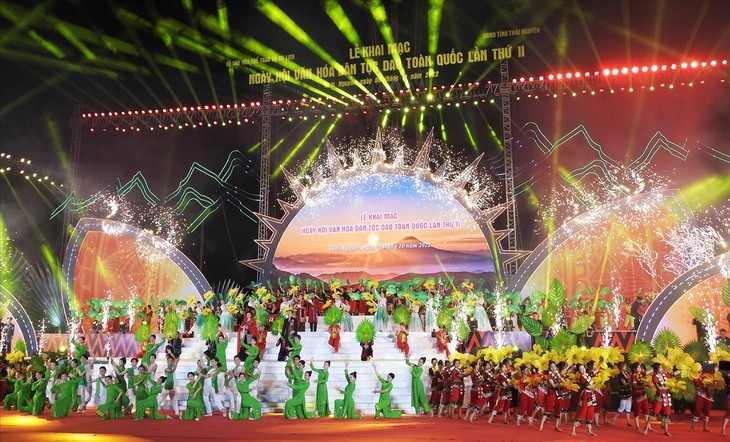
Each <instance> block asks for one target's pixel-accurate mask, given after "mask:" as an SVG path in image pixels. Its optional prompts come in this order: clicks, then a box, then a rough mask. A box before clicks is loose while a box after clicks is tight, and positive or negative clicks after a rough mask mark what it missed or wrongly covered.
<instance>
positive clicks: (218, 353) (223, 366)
mask: <svg viewBox="0 0 730 442" xmlns="http://www.w3.org/2000/svg"><path fill="white" fill-rule="evenodd" d="M227 348H228V336H225V335H223V334H220V335H218V339H217V340H216V342H215V357H216V359H218V363H219V365H220V371H221V373H225V372H226V371H228V363H227V362H226V349H227Z"/></svg>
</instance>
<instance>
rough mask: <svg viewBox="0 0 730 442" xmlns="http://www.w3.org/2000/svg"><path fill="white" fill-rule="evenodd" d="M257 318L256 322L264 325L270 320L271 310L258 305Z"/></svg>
mask: <svg viewBox="0 0 730 442" xmlns="http://www.w3.org/2000/svg"><path fill="white" fill-rule="evenodd" d="M255 319H256V324H258V326H259V327H261V326H264V325H266V324H267V323H268V322H269V312H267V311H266V310H264V309H262V308H260V307H258V308H256V317H255Z"/></svg>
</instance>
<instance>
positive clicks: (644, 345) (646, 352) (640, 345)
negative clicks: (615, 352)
mask: <svg viewBox="0 0 730 442" xmlns="http://www.w3.org/2000/svg"><path fill="white" fill-rule="evenodd" d="M653 357H654V349H653V348H652V347H651V345H649V343H648V342H644V341H635V342H634V343H633V344H631V348H630V349H629V355H628V360H629V361H630V362H642V363H643V362H644V361H649V360H651V359H652V358H653Z"/></svg>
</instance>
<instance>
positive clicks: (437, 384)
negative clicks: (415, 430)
mask: <svg viewBox="0 0 730 442" xmlns="http://www.w3.org/2000/svg"><path fill="white" fill-rule="evenodd" d="M443 366H444V363H443V361H439V360H437V359H436V358H433V359H431V368H429V369H428V377H429V378H431V397H430V398H429V400H428V404H429V405H430V406H431V409H432V410H434V412H435V413H436V414H438V412H439V404H440V403H441V388H442V383H441V376H440V374H439V373H440V371H441V369H442V368H443Z"/></svg>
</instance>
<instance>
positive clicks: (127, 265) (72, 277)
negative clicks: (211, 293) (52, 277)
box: [64, 218, 210, 308]
mask: <svg viewBox="0 0 730 442" xmlns="http://www.w3.org/2000/svg"><path fill="white" fill-rule="evenodd" d="M64 272H65V275H66V278H67V281H68V283H69V286H70V287H71V288H72V290H73V293H74V295H75V296H76V299H77V301H78V302H79V304H80V305H81V306H82V308H83V306H85V305H86V304H85V301H86V300H87V299H90V298H107V297H110V298H111V300H112V301H122V300H129V299H133V298H138V299H141V300H142V301H143V302H144V303H145V304H150V303H152V301H153V299H156V300H158V301H159V300H161V299H170V300H175V299H187V298H189V297H190V296H195V297H197V298H198V299H201V300H202V295H203V294H204V293H205V292H206V291H208V290H210V285H209V284H208V282H207V281H206V280H205V278H204V277H203V275H202V274H201V273H200V271H199V270H198V269H197V268H196V267H195V265H193V263H192V262H190V260H189V259H188V258H187V257H186V256H185V255H184V254H183V253H182V252H180V251H179V250H177V249H176V248H175V247H173V246H172V245H170V244H169V243H167V242H165V241H164V240H162V239H160V238H158V237H156V236H154V235H151V234H150V233H148V232H147V231H145V230H142V229H138V228H136V227H134V226H130V225H128V224H124V223H120V222H118V221H111V220H107V219H96V218H83V219H81V220H80V221H79V223H78V224H77V226H76V230H75V231H74V235H73V237H72V238H71V241H70V242H69V244H68V247H67V250H66V258H65V261H64Z"/></svg>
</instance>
